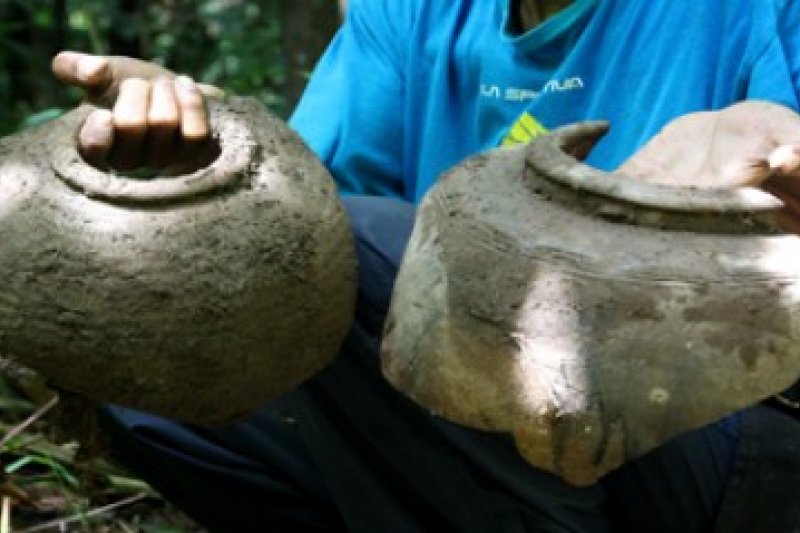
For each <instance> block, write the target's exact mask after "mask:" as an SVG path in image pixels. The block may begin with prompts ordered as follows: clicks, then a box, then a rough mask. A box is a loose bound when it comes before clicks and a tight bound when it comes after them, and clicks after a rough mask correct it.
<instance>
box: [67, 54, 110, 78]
mask: <svg viewBox="0 0 800 533" xmlns="http://www.w3.org/2000/svg"><path fill="white" fill-rule="evenodd" d="M106 65H107V61H106V59H105V58H104V57H97V56H90V55H87V56H84V57H82V58H80V60H79V61H78V68H77V72H76V73H75V74H76V76H77V77H78V79H79V80H81V81H82V82H85V83H98V82H100V81H102V79H101V73H102V71H103V69H104V68H105V67H106Z"/></svg>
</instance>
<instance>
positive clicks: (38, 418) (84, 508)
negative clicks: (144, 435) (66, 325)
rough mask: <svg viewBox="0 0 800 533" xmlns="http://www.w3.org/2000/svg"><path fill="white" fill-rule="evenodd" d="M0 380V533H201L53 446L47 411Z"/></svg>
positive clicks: (70, 448)
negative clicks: (55, 532)
mask: <svg viewBox="0 0 800 533" xmlns="http://www.w3.org/2000/svg"><path fill="white" fill-rule="evenodd" d="M1 380H2V378H0V533H12V532H13V533H25V532H30V533H33V532H40V531H41V532H48V531H57V532H80V533H100V532H103V533H111V532H114V533H116V532H122V533H133V532H136V533H201V532H202V531H203V529H201V528H200V527H198V526H197V525H195V524H194V523H193V522H192V521H191V520H190V519H189V518H187V517H186V516H184V515H183V514H182V513H181V512H180V511H179V510H177V509H176V508H175V507H174V506H172V505H170V504H169V503H168V502H167V501H165V500H164V499H163V498H161V497H160V496H159V495H158V494H157V493H156V492H155V491H154V490H153V489H152V488H151V487H150V486H149V485H147V484H146V483H145V482H143V481H141V480H139V479H137V478H136V477H135V476H133V475H132V474H131V473H129V472H126V471H125V470H124V469H123V468H121V467H120V466H118V465H116V464H114V463H113V462H112V461H110V460H108V459H92V460H88V461H82V460H81V459H79V458H78V454H77V453H76V452H77V449H78V445H77V443H75V442H66V443H56V442H55V441H54V440H53V437H52V431H51V430H52V428H51V426H52V425H53V424H52V423H51V419H50V418H49V413H48V412H47V411H48V406H47V405H43V406H37V405H34V404H33V403H32V402H31V401H29V400H28V399H26V398H24V397H23V396H22V395H21V394H20V393H19V392H18V391H16V390H14V389H12V388H11V387H10V386H8V385H7V384H5V382H3V381H1Z"/></svg>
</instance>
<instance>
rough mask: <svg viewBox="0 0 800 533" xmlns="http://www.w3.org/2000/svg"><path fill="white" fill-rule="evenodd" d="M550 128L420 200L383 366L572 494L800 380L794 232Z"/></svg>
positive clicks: (766, 206) (762, 204)
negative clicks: (631, 167) (663, 181)
mask: <svg viewBox="0 0 800 533" xmlns="http://www.w3.org/2000/svg"><path fill="white" fill-rule="evenodd" d="M604 131H605V129H604V125H602V124H591V123H588V124H586V123H585V124H579V125H575V126H571V127H566V128H563V129H560V130H557V131H556V132H554V133H552V134H549V135H547V136H544V137H540V138H539V139H537V140H535V141H533V143H531V144H530V145H529V146H525V147H518V148H511V149H503V150H496V151H492V152H489V153H486V154H483V155H480V156H477V157H474V158H471V159H469V160H467V161H465V162H464V163H462V164H461V165H459V166H458V167H456V168H455V169H453V170H452V171H450V172H448V173H447V174H446V175H445V176H444V177H443V178H442V180H440V182H439V183H438V184H437V185H436V187H434V189H432V190H431V191H430V192H429V194H428V195H427V196H426V198H425V199H424V201H423V204H422V206H421V209H420V211H419V214H418V218H417V222H416V226H415V229H414V233H413V235H412V238H411V241H410V244H409V246H408V248H407V251H406V255H405V257H404V260H403V263H402V266H401V269H400V273H399V277H398V280H397V284H396V285H395V291H394V294H393V300H392V305H391V308H390V313H389V317H388V319H387V322H386V327H385V338H384V344H383V355H382V357H383V371H384V374H385V375H386V377H387V378H388V379H389V381H391V382H392V383H393V384H394V385H395V386H396V387H397V388H398V389H400V390H401V391H404V392H405V393H406V394H408V395H409V396H410V397H412V398H413V399H415V400H416V401H417V402H419V403H420V404H422V405H423V406H426V407H428V408H429V409H431V410H432V411H434V412H436V413H438V414H440V415H441V416H443V417H446V418H449V419H451V420H454V421H456V422H460V423H462V424H466V425H469V426H473V427H478V428H482V429H489V430H499V431H503V432H510V433H512V434H513V435H514V437H515V439H516V442H517V446H518V448H519V450H520V452H521V453H522V455H523V456H524V457H525V458H526V459H527V460H528V461H529V462H530V463H532V464H534V465H536V466H538V467H540V468H543V469H546V470H548V471H550V472H553V473H555V474H557V475H559V476H562V477H563V478H565V479H566V480H568V481H570V482H572V483H576V484H588V483H592V482H594V481H595V480H597V478H598V477H600V476H602V475H603V474H605V473H607V472H608V471H610V470H612V469H614V468H616V467H618V466H619V465H621V464H622V463H624V462H626V461H628V460H630V459H633V458H636V457H638V456H640V455H642V454H644V453H646V452H647V451H649V450H651V449H653V448H654V447H656V446H658V445H659V444H661V443H663V442H665V441H667V440H668V439H670V438H672V437H674V436H676V435H677V434H679V433H681V432H683V431H686V430H689V429H692V428H695V427H699V426H702V425H705V424H707V423H710V422H712V421H714V420H717V419H719V418H721V417H722V416H724V415H726V414H728V413H730V412H733V411H735V410H737V409H740V408H742V407H745V406H747V405H749V404H752V403H755V402H757V401H758V400H760V399H762V398H764V397H766V396H769V395H771V394H773V393H775V392H778V391H780V390H783V389H784V388H785V387H787V386H789V385H790V384H791V383H792V382H794V380H795V379H797V377H798V375H800V357H798V355H797V353H798V347H800V277H799V276H798V271H797V267H796V265H797V259H798V258H800V238H798V237H797V236H795V235H785V234H783V233H781V231H780V230H779V229H778V228H777V227H775V225H774V223H773V221H772V213H773V212H774V211H775V210H776V209H778V208H780V206H781V203H780V202H779V201H778V200H777V199H775V198H773V197H772V196H770V195H767V194H766V193H762V192H760V191H757V190H752V189H742V190H730V191H727V190H696V189H691V188H685V189H679V188H672V187H668V186H664V185H654V184H648V183H644V182H641V181H634V180H632V179H630V178H626V177H625V176H622V175H613V174H606V173H603V172H600V171H598V170H596V169H593V168H590V167H588V166H586V165H584V164H582V163H580V162H578V161H577V160H576V159H574V158H573V157H571V156H569V155H568V153H571V152H584V153H585V151H586V146H591V145H592V143H593V142H594V141H595V140H596V139H597V138H598V137H599V136H601V135H602V134H603V133H604Z"/></svg>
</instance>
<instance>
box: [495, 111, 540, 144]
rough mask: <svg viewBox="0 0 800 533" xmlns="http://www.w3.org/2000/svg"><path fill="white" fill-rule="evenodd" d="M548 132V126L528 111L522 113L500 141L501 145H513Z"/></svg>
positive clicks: (523, 142)
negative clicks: (543, 124)
mask: <svg viewBox="0 0 800 533" xmlns="http://www.w3.org/2000/svg"><path fill="white" fill-rule="evenodd" d="M545 133H547V128H545V127H544V126H542V123H541V122H539V121H538V120H536V119H535V118H533V115H531V114H530V113H528V112H525V113H523V114H522V116H521V117H519V120H517V122H516V123H515V124H514V125H513V126H512V127H511V131H509V132H508V135H506V138H505V139H503V142H502V143H500V144H501V146H513V145H515V144H525V143H527V142H530V141H532V140H533V139H535V138H536V137H538V136H539V135H543V134H545Z"/></svg>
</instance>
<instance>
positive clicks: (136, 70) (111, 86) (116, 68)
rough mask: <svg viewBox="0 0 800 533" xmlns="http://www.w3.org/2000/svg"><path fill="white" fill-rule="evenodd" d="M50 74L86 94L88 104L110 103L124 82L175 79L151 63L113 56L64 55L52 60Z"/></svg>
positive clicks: (71, 53) (79, 53)
mask: <svg viewBox="0 0 800 533" xmlns="http://www.w3.org/2000/svg"><path fill="white" fill-rule="evenodd" d="M51 66H52V70H53V74H54V75H55V76H56V78H58V79H59V80H60V81H61V82H63V83H65V84H67V85H72V86H74V87H79V88H81V89H83V90H84V91H86V93H87V96H88V97H89V99H90V100H95V101H96V100H109V101H110V100H113V99H114V97H115V96H116V91H117V88H118V87H119V84H120V83H122V81H123V80H125V79H127V78H142V79H145V80H151V79H155V78H158V77H168V78H174V77H175V75H174V74H173V73H172V72H171V71H169V70H167V69H165V68H163V67H161V66H159V65H156V64H155V63H149V62H147V61H142V60H140V59H133V58H129V57H117V56H99V55H92V54H85V53H82V52H73V51H64V52H60V53H59V54H57V55H56V56H55V57H54V58H53V62H52V65H51Z"/></svg>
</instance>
